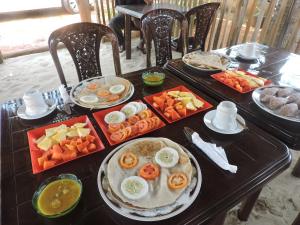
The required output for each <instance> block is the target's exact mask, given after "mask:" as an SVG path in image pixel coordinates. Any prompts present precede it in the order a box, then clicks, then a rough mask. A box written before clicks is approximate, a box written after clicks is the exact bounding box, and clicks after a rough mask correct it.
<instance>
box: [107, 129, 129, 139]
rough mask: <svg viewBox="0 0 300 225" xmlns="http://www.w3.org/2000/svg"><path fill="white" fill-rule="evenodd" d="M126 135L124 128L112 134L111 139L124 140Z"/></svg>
mask: <svg viewBox="0 0 300 225" xmlns="http://www.w3.org/2000/svg"><path fill="white" fill-rule="evenodd" d="M126 137H127V136H126V131H125V130H124V129H122V130H119V131H116V132H114V133H112V134H111V135H110V139H111V140H112V141H114V142H121V141H124V140H125V139H126Z"/></svg>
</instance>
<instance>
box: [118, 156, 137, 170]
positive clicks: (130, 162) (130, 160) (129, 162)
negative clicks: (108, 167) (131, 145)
mask: <svg viewBox="0 0 300 225" xmlns="http://www.w3.org/2000/svg"><path fill="white" fill-rule="evenodd" d="M119 163H120V166H121V167H123V168H124V169H131V168H133V167H135V166H136V165H137V163H138V158H137V156H136V155H135V154H133V153H132V152H125V153H123V154H122V155H121V158H120V160H119Z"/></svg>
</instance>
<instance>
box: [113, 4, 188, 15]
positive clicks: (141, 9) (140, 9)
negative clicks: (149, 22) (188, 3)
mask: <svg viewBox="0 0 300 225" xmlns="http://www.w3.org/2000/svg"><path fill="white" fill-rule="evenodd" d="M154 9H173V10H177V11H179V12H182V13H184V12H187V10H188V9H189V8H187V7H182V6H178V5H177V4H171V3H159V4H152V5H118V6H116V10H117V11H118V12H119V13H123V14H127V15H130V16H133V17H135V18H139V19H140V18H142V16H143V15H144V14H146V13H147V12H149V11H151V10H154Z"/></svg>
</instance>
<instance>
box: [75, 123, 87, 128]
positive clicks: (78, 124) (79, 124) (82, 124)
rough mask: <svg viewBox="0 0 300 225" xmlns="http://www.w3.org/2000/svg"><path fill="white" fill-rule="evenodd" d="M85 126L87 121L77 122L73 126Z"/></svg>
mask: <svg viewBox="0 0 300 225" xmlns="http://www.w3.org/2000/svg"><path fill="white" fill-rule="evenodd" d="M85 126H86V123H75V124H74V125H73V126H72V128H73V127H76V128H80V127H85Z"/></svg>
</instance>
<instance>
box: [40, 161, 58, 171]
mask: <svg viewBox="0 0 300 225" xmlns="http://www.w3.org/2000/svg"><path fill="white" fill-rule="evenodd" d="M55 165H56V161H55V160H45V161H44V164H43V168H44V170H46V169H49V168H51V167H53V166H55Z"/></svg>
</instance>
